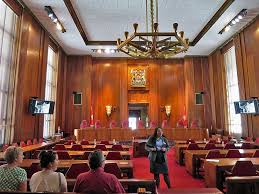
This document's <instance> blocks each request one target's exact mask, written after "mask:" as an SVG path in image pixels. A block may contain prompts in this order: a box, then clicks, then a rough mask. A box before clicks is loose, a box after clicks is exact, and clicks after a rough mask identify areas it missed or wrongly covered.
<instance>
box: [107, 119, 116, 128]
mask: <svg viewBox="0 0 259 194" xmlns="http://www.w3.org/2000/svg"><path fill="white" fill-rule="evenodd" d="M109 127H110V128H111V129H112V128H114V127H116V122H115V121H114V120H112V121H111V122H110V125H109Z"/></svg>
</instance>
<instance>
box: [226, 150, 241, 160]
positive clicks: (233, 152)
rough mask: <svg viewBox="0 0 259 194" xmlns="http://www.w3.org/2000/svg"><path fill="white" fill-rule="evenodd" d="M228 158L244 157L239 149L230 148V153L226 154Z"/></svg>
mask: <svg viewBox="0 0 259 194" xmlns="http://www.w3.org/2000/svg"><path fill="white" fill-rule="evenodd" d="M225 157H226V158H242V155H241V154H240V152H239V150H228V153H227V154H226V156H225Z"/></svg>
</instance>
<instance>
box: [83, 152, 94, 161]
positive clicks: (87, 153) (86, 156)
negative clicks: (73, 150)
mask: <svg viewBox="0 0 259 194" xmlns="http://www.w3.org/2000/svg"><path fill="white" fill-rule="evenodd" d="M90 153H91V152H84V154H83V155H82V156H81V157H80V159H81V160H88V156H89V155H90Z"/></svg>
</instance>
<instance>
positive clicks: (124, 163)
mask: <svg viewBox="0 0 259 194" xmlns="http://www.w3.org/2000/svg"><path fill="white" fill-rule="evenodd" d="M39 162H40V161H39V160H37V159H24V160H23V162H22V164H20V165H19V166H20V167H21V168H24V169H26V170H28V169H29V168H30V166H31V164H32V163H39ZM78 163H87V164H89V162H88V160H59V163H58V169H65V170H68V168H69V167H70V166H71V165H72V164H78ZM105 163H117V164H118V167H119V168H120V169H121V171H122V172H125V173H127V176H128V178H133V162H132V160H105Z"/></svg>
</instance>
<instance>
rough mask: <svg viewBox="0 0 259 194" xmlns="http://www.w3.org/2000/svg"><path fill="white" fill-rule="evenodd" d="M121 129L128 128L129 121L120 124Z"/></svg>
mask: <svg viewBox="0 0 259 194" xmlns="http://www.w3.org/2000/svg"><path fill="white" fill-rule="evenodd" d="M121 128H129V121H123V122H122V123H121Z"/></svg>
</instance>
